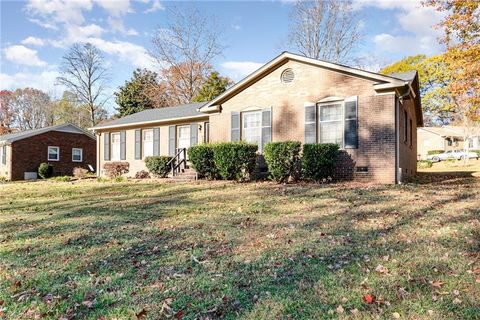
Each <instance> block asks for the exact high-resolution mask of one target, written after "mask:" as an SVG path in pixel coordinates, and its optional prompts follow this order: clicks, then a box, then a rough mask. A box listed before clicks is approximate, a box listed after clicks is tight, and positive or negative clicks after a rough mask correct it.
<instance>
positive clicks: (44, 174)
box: [38, 162, 53, 179]
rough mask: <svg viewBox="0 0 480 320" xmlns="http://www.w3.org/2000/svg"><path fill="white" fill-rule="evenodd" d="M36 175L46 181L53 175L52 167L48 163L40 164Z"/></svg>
mask: <svg viewBox="0 0 480 320" xmlns="http://www.w3.org/2000/svg"><path fill="white" fill-rule="evenodd" d="M38 175H39V176H40V177H41V178H42V179H48V178H50V177H51V176H52V175H53V166H52V165H51V164H49V163H46V162H42V163H40V166H38Z"/></svg>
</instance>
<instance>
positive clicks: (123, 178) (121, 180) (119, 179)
mask: <svg viewBox="0 0 480 320" xmlns="http://www.w3.org/2000/svg"><path fill="white" fill-rule="evenodd" d="M113 181H114V182H125V181H127V178H125V177H122V176H118V177H115V178H113Z"/></svg>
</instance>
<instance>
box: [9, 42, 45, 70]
mask: <svg viewBox="0 0 480 320" xmlns="http://www.w3.org/2000/svg"><path fill="white" fill-rule="evenodd" d="M3 52H4V54H5V57H6V58H7V60H9V61H11V62H13V63H15V64H19V65H25V66H32V67H43V66H46V65H47V63H46V62H45V61H42V60H41V59H40V58H39V57H38V56H37V50H33V49H29V48H27V47H25V46H20V45H14V46H10V47H6V48H5V49H4V50H3Z"/></svg>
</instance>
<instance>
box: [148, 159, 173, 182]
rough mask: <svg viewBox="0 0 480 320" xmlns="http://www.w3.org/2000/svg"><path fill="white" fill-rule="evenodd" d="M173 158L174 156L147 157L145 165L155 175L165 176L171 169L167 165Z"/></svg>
mask: <svg viewBox="0 0 480 320" xmlns="http://www.w3.org/2000/svg"><path fill="white" fill-rule="evenodd" d="M171 159H172V157H166V156H153V157H146V158H145V166H146V167H147V169H148V171H149V172H150V173H151V174H152V175H153V176H156V177H161V178H164V177H166V176H167V175H168V173H169V172H170V170H171V167H170V166H169V165H167V163H168V162H169V161H170V160H171Z"/></svg>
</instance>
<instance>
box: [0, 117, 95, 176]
mask: <svg viewBox="0 0 480 320" xmlns="http://www.w3.org/2000/svg"><path fill="white" fill-rule="evenodd" d="M95 159H96V143H95V137H94V136H93V135H92V134H90V133H89V132H86V131H84V130H83V129H81V128H79V127H77V126H75V125H72V124H61V125H56V126H51V127H46V128H41V129H34V130H27V131H22V132H16V133H12V134H7V135H2V136H0V177H3V178H5V179H7V180H12V181H13V180H23V179H24V178H25V173H29V172H37V169H38V166H39V165H40V163H42V162H47V163H50V164H51V165H52V166H53V170H54V175H72V173H73V168H75V167H82V168H85V169H88V165H91V166H92V167H93V168H94V169H95V163H96V162H95V161H96V160H95Z"/></svg>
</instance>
